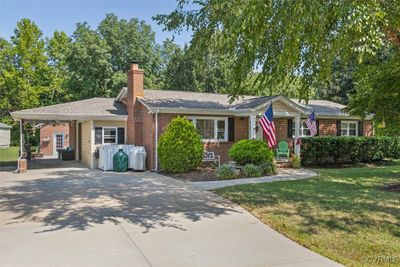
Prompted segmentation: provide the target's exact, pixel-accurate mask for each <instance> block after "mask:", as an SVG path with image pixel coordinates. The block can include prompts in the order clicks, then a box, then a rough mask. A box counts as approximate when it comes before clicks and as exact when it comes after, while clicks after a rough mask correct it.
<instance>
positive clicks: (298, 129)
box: [294, 113, 301, 157]
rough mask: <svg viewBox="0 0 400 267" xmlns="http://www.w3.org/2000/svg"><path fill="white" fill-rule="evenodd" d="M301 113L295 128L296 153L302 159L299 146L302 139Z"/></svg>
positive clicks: (297, 117) (295, 122)
mask: <svg viewBox="0 0 400 267" xmlns="http://www.w3.org/2000/svg"><path fill="white" fill-rule="evenodd" d="M300 123H301V120H300V113H298V115H297V116H296V117H295V121H294V128H295V131H294V132H295V133H294V134H295V139H294V153H295V154H296V155H297V156H299V157H300V144H297V141H298V139H299V138H300Z"/></svg>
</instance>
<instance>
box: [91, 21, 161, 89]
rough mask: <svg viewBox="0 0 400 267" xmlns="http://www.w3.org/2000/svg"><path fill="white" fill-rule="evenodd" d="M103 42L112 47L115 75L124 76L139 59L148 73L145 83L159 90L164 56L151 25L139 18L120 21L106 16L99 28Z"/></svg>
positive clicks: (112, 62) (111, 61)
mask: <svg viewBox="0 0 400 267" xmlns="http://www.w3.org/2000/svg"><path fill="white" fill-rule="evenodd" d="M98 32H99V33H100V36H101V38H102V39H104V40H105V42H106V43H107V45H108V46H109V47H110V54H111V59H110V63H111V65H112V67H113V71H114V72H119V74H120V75H121V76H123V77H126V75H125V73H126V72H127V70H128V69H129V66H130V63H131V62H132V61H134V60H138V61H139V62H140V63H141V68H143V69H144V70H145V72H146V75H145V78H144V84H145V87H147V88H158V86H159V76H160V71H161V70H160V65H161V56H160V51H159V49H160V48H159V46H158V45H157V44H156V41H155V33H154V32H153V31H152V29H151V26H150V25H148V24H146V23H145V22H144V21H139V20H138V19H136V18H133V19H130V20H129V21H128V20H125V19H118V17H117V16H116V15H114V14H107V15H106V17H105V19H103V20H102V21H101V22H100V24H99V27H98Z"/></svg>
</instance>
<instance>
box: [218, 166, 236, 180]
mask: <svg viewBox="0 0 400 267" xmlns="http://www.w3.org/2000/svg"><path fill="white" fill-rule="evenodd" d="M217 176H218V178H220V179H224V180H227V179H234V178H236V177H237V173H236V171H235V168H234V167H232V166H230V165H228V164H224V165H221V166H220V167H218V169H217Z"/></svg>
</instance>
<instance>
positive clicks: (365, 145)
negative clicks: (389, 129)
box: [301, 136, 400, 166]
mask: <svg viewBox="0 0 400 267" xmlns="http://www.w3.org/2000/svg"><path fill="white" fill-rule="evenodd" d="M301 158H302V159H301V160H302V164H304V165H317V166H318V165H330V164H334V165H338V164H357V163H360V162H363V163H371V162H379V161H382V160H383V159H385V158H388V159H398V158H400V138H399V137H363V136H360V137H356V136H354V137H348V136H320V137H310V138H303V139H302V147H301Z"/></svg>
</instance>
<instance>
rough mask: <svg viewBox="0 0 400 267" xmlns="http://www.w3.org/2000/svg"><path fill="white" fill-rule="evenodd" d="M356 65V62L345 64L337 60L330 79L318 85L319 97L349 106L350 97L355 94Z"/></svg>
mask: <svg viewBox="0 0 400 267" xmlns="http://www.w3.org/2000/svg"><path fill="white" fill-rule="evenodd" d="M356 65H357V64H356V62H355V61H354V60H352V61H350V62H349V63H348V64H343V62H341V60H340V59H338V58H337V59H335V60H334V62H333V67H332V75H331V77H330V79H329V80H327V81H325V82H321V83H319V84H318V90H317V97H318V98H321V99H326V100H330V101H334V102H338V103H341V104H343V105H347V104H348V103H349V98H350V95H351V94H353V93H354V92H355V87H354V82H355V81H354V75H355V71H356Z"/></svg>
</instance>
